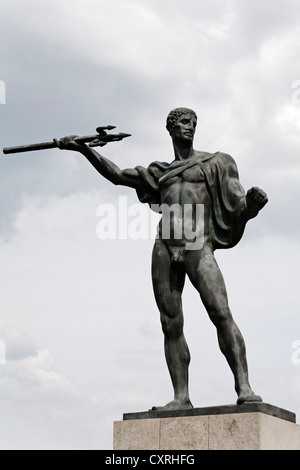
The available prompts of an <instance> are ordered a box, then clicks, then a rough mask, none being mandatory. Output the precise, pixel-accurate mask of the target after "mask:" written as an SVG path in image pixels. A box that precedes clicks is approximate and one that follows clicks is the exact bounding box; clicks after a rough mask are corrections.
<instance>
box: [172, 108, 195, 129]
mask: <svg viewBox="0 0 300 470" xmlns="http://www.w3.org/2000/svg"><path fill="white" fill-rule="evenodd" d="M188 113H191V114H193V115H194V116H195V118H196V120H197V114H196V113H195V111H193V110H192V109H189V108H175V109H173V110H172V111H170V112H169V114H168V117H167V125H166V127H167V129H168V131H169V132H170V130H171V129H172V128H173V127H174V126H175V123H176V121H177V119H178V118H179V117H180V116H182V114H188Z"/></svg>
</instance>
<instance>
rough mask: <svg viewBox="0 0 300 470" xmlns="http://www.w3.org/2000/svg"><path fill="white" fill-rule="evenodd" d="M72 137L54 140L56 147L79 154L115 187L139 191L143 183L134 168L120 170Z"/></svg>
mask: <svg viewBox="0 0 300 470" xmlns="http://www.w3.org/2000/svg"><path fill="white" fill-rule="evenodd" d="M72 137H73V138H74V136H69V137H64V138H62V139H60V140H59V141H58V140H56V139H55V142H56V144H57V146H58V147H59V148H60V149H62V150H73V151H76V152H80V153H81V154H82V155H84V156H85V157H86V158H87V160H88V161H89V162H90V163H91V164H92V165H93V167H94V168H95V169H96V170H97V171H98V172H99V173H100V174H101V175H102V176H103V177H104V178H106V179H107V180H109V181H111V182H112V183H113V184H116V185H123V186H129V187H131V188H134V189H141V188H142V187H143V182H142V180H141V177H140V175H139V172H138V171H137V170H136V169H135V168H130V169H125V170H121V169H120V168H119V167H118V166H117V165H115V164H114V163H113V162H111V161H110V160H108V158H105V157H103V156H102V155H100V154H99V153H98V152H96V150H94V148H92V147H89V146H88V145H86V144H79V143H77V142H74V140H72Z"/></svg>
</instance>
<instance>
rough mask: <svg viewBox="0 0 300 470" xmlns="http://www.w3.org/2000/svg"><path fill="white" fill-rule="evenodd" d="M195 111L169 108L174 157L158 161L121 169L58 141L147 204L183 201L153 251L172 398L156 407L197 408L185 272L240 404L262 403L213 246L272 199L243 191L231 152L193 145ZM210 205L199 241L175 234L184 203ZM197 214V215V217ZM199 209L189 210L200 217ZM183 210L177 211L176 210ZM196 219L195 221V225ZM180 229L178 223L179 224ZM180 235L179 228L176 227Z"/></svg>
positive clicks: (232, 241) (230, 238) (230, 239)
mask: <svg viewBox="0 0 300 470" xmlns="http://www.w3.org/2000/svg"><path fill="white" fill-rule="evenodd" d="M196 124H197V116H196V114H195V112H194V111H192V110H190V109H187V108H177V109H175V110H173V111H171V112H170V113H169V115H168V118H167V129H168V131H169V133H170V136H171V138H172V142H173V148H174V155H175V159H174V161H173V162H172V163H170V164H169V163H164V162H153V163H152V164H151V165H149V167H148V168H144V167H140V166H138V167H136V168H134V169H125V170H121V169H120V168H118V167H117V166H116V165H115V164H114V163H112V162H111V161H109V160H108V159H107V158H104V157H103V156H101V155H100V154H99V153H97V152H96V151H95V150H94V149H93V148H91V147H89V146H87V145H86V144H78V143H76V142H74V141H73V140H72V139H73V138H74V136H69V137H65V138H63V139H61V140H60V141H56V142H57V145H58V146H59V147H60V148H61V149H68V150H75V151H78V152H80V153H82V154H83V155H84V156H85V157H86V158H87V159H88V160H89V162H90V163H91V164H92V165H93V166H94V167H95V168H96V170H97V171H98V172H99V173H100V174H101V175H102V176H104V177H105V178H106V179H108V180H109V181H111V182H112V183H113V184H116V185H124V186H129V187H132V188H134V189H135V190H136V192H137V195H138V197H139V199H140V201H141V202H147V203H149V205H150V207H151V205H156V206H157V204H159V205H160V207H162V206H163V205H166V206H169V207H170V206H174V205H176V206H177V207H178V206H179V207H182V214H181V215H182V217H179V221H178V217H173V218H172V217H171V218H169V219H168V222H170V224H171V226H170V231H169V236H168V237H164V236H163V233H162V232H163V231H162V230H161V228H162V225H161V224H162V223H163V221H164V212H163V211H162V219H161V222H160V230H159V232H158V233H159V235H158V237H157V239H156V240H155V243H154V248H153V254H152V281H153V290H154V295H155V299H156V303H157V306H158V309H159V312H160V318H161V324H162V330H163V334H164V348H165V357H166V361H167V365H168V369H169V372H170V376H171V380H172V384H173V389H174V398H173V400H171V401H170V402H169V403H167V404H166V405H165V406H159V407H157V406H154V407H153V408H152V410H173V409H187V408H192V407H193V405H192V403H191V401H190V397H189V390H188V368H189V362H190V353H189V349H188V346H187V343H186V340H185V337H184V333H183V312H182V290H183V287H184V282H185V277H186V275H187V276H188V278H189V279H190V281H191V282H192V284H193V286H194V287H195V288H196V289H197V291H198V292H199V294H200V297H201V300H202V302H203V304H204V306H205V308H206V310H207V313H208V315H209V317H210V319H211V321H212V322H213V324H214V325H215V327H216V330H217V336H218V341H219V346H220V349H221V351H222V353H223V354H224V356H225V358H226V360H227V362H228V364H229V366H230V368H231V370H232V373H233V376H234V382H235V390H236V393H237V396H238V398H237V403H238V404H241V403H244V402H253V401H262V399H261V397H260V396H258V395H256V394H255V393H254V392H253V390H252V389H251V387H250V384H249V379H248V366H247V359H246V350H245V344H244V340H243V337H242V335H241V333H240V331H239V329H238V327H237V325H236V323H235V322H234V320H233V317H232V314H231V311H230V308H229V306H228V299H227V293H226V287H225V283H224V280H223V276H222V274H221V271H220V269H219V267H218V265H217V262H216V260H215V257H214V250H215V249H219V248H230V247H232V246H234V245H236V244H237V243H238V241H239V240H240V238H241V237H242V234H243V231H244V228H245V225H246V223H247V221H248V220H249V219H251V218H253V217H255V216H256V215H257V214H258V212H259V210H260V209H262V207H263V206H264V205H265V204H266V203H267V201H268V199H267V196H266V194H265V193H264V191H262V190H261V189H259V188H256V187H254V188H251V189H250V190H249V191H248V192H247V194H245V192H244V190H243V188H242V186H241V184H240V182H239V178H238V172H237V168H236V165H235V162H234V160H233V159H232V157H230V156H229V155H227V154H224V153H221V152H216V153H214V154H210V153H207V152H199V151H197V150H194V148H193V140H194V135H195V130H196ZM200 204H202V205H204V219H203V227H202V229H203V230H202V232H201V243H198V244H197V243H194V244H191V240H190V239H187V238H186V237H185V231H184V230H182V237H181V238H178V237H176V236H174V233H175V226H174V225H172V224H175V223H176V224H177V226H178V223H179V224H180V223H182V224H183V225H184V224H185V222H186V221H185V219H184V218H185V215H184V210H183V209H184V207H185V206H186V205H189V206H190V207H193V208H196V206H197V205H200ZM193 214H194V215H193ZM195 214H196V212H195V211H194V212H193V213H192V215H191V213H190V212H189V213H188V216H189V217H195ZM177 215H178V214H177ZM194 222H196V221H194V220H192V223H194ZM177 228H178V227H177ZM177 233H178V232H177Z"/></svg>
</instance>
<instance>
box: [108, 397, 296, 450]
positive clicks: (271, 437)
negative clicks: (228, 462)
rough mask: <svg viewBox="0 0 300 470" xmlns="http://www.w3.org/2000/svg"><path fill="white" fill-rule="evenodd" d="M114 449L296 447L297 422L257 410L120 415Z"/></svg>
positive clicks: (284, 448)
mask: <svg viewBox="0 0 300 470" xmlns="http://www.w3.org/2000/svg"><path fill="white" fill-rule="evenodd" d="M269 407H271V405H269ZM271 408H272V407H271ZM201 410H203V409H201ZM233 410H234V408H233ZM277 410H278V408H277ZM282 411H283V412H284V413H283V415H285V413H287V414H289V413H290V412H285V410H282ZM275 414H277V413H275ZM291 415H292V414H291ZM124 416H126V415H124ZM135 417H136V416H135ZM114 450H300V426H299V425H298V424H295V422H293V420H289V419H286V418H284V419H282V418H281V417H277V416H274V413H267V412H260V411H252V412H251V411H249V412H247V411H243V412H238V413H234V412H230V413H229V414H226V413H221V414H216V413H214V414H206V415H205V414H203V412H200V413H199V414H198V415H197V414H196V413H195V410H194V412H193V416H177V417H174V416H173V417H154V416H153V417H152V418H150V419H143V418H140V419H124V420H123V421H116V422H115V423H114Z"/></svg>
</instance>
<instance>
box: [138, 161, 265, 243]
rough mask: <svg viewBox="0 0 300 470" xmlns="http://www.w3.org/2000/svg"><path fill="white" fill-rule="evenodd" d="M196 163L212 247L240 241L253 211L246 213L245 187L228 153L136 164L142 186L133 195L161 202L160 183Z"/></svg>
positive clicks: (149, 201)
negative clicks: (207, 202)
mask: <svg viewBox="0 0 300 470" xmlns="http://www.w3.org/2000/svg"><path fill="white" fill-rule="evenodd" d="M196 165H198V166H199V167H200V169H201V170H202V173H203V175H204V179H205V185H206V188H207V191H208V193H209V195H210V198H211V202H212V209H211V221H210V222H211V235H212V242H213V248H214V249H218V248H231V247H233V246H235V245H236V244H237V243H238V242H239V241H240V239H241V237H242V235H243V232H244V229H245V226H246V223H247V221H248V220H249V219H250V218H252V217H254V216H255V215H256V214H251V215H250V214H249V213H248V211H247V204H246V195H245V191H244V189H243V187H242V185H241V183H240V181H239V175H238V169H237V166H236V163H235V161H234V159H233V158H232V157H231V156H230V155H228V154H225V153H221V152H216V153H213V154H211V153H206V152H199V153H198V154H197V155H196V156H194V157H191V158H189V159H188V160H184V161H176V160H175V161H174V162H172V163H165V162H153V163H151V164H150V165H149V166H148V168H144V167H142V166H137V167H136V169H137V171H138V172H139V175H140V177H141V179H142V181H143V183H144V188H143V189H138V190H137V196H138V198H139V200H140V201H141V202H143V203H148V204H149V206H150V208H151V205H152V204H156V205H157V204H159V205H160V204H161V203H162V202H163V201H161V187H162V186H163V184H164V183H165V182H166V181H167V180H168V179H170V178H172V177H174V176H180V175H182V173H183V172H184V170H186V169H187V168H192V167H193V166H196ZM202 184H203V183H202ZM204 210H205V208H204Z"/></svg>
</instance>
